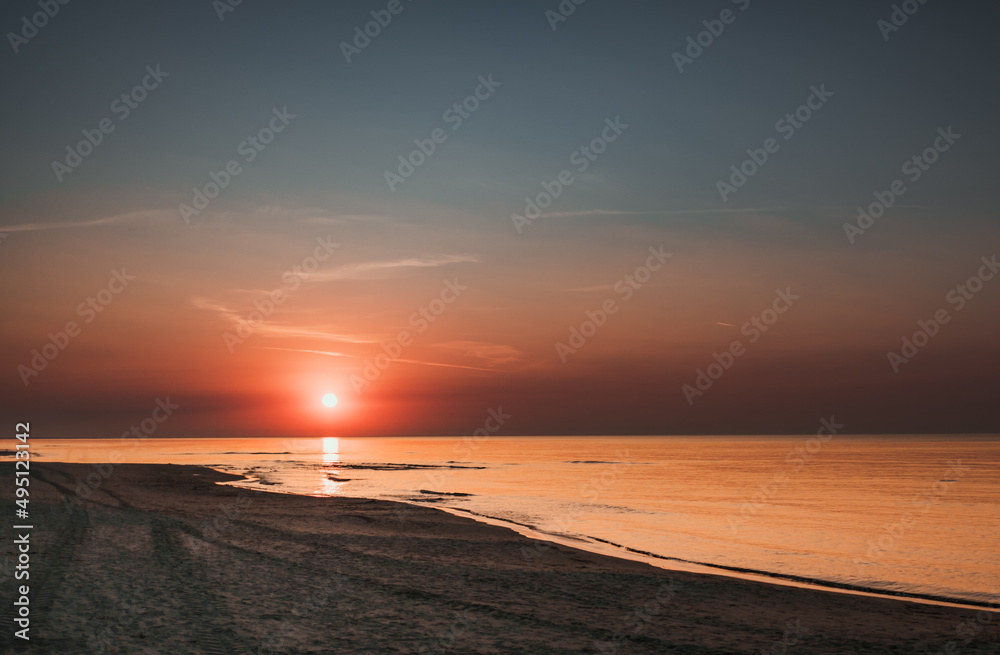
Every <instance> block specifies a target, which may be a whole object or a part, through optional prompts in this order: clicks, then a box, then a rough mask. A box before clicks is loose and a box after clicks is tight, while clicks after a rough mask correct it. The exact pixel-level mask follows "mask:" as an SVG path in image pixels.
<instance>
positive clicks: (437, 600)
mask: <svg viewBox="0 0 1000 655" xmlns="http://www.w3.org/2000/svg"><path fill="white" fill-rule="evenodd" d="M97 466H98V467H100V465H97ZM102 472H103V473H104V474H110V475H108V476H107V477H106V478H105V479H103V480H101V481H100V484H99V486H98V487H97V489H96V490H93V491H90V490H89V489H88V488H86V487H85V486H78V481H79V480H81V479H86V478H87V477H88V476H91V479H92V480H98V478H99V474H98V473H96V472H95V467H94V466H92V465H82V464H37V463H33V465H32V482H31V502H30V510H31V517H30V519H31V520H30V522H31V523H32V524H33V525H34V526H35V527H34V529H33V530H32V549H31V570H30V571H31V579H30V585H31V609H32V613H31V618H32V622H31V630H30V635H31V641H30V644H29V643H28V642H23V641H21V640H17V643H15V644H14V647H15V649H11V648H10V644H11V642H12V641H14V640H13V639H12V633H13V631H14V629H16V626H14V623H13V618H14V611H13V605H12V603H13V600H14V589H15V587H14V585H15V581H14V579H13V577H12V574H13V566H12V562H13V557H14V552H15V551H14V547H13V545H12V543H11V541H12V540H10V539H5V540H4V544H3V549H2V550H3V552H2V553H0V558H2V559H3V563H4V567H3V580H4V584H3V585H2V595H0V601H2V606H3V615H4V626H5V629H4V634H3V635H2V640H0V652H30V653H74V654H75V653H255V654H256V653H580V652H592V653H622V654H625V653H630V654H632V653H634V654H640V653H761V652H765V653H775V654H782V653H786V652H787V653H932V654H937V653H939V652H947V653H961V654H963V655H964V654H985V653H998V652H1000V613H997V612H985V611H983V612H976V611H975V610H965V609H960V608H952V607H939V606H934V605H926V604H917V603H911V602H907V601H902V600H893V599H883V598H872V597H864V596H852V595H848V594H842V593H833V592H824V591H816V590H811V589H801V588H795V587H786V586H780V585H770V584H765V583H761V582H756V581H750V580H739V579H733V578H728V577H724V576H715V575H703V574H694V573H684V572H671V571H666V570H663V569H659V568H655V567H652V566H649V565H647V564H643V563H640V562H632V561H628V560H622V559H616V558H612V557H607V556H603V555H599V554H594V553H589V552H586V551H582V550H577V549H573V548H570V547H567V546H563V545H555V544H549V543H546V542H535V541H531V540H529V539H527V538H525V537H523V536H521V535H519V534H517V533H515V532H513V531H511V530H508V529H506V528H502V527H495V526H490V525H485V524H482V523H477V522H475V521H473V520H471V519H466V518H463V517H458V516H454V515H451V514H448V513H446V512H442V511H438V510H435V509H433V508H427V507H416V506H410V505H404V504H399V503H392V502H386V501H375V500H364V499H354V498H309V497H301V496H291V495H286V494H276V493H269V492H264V491H259V492H258V491H246V490H242V489H235V488H233V487H228V486H220V485H217V484H215V482H216V481H223V480H231V479H237V478H235V477H234V476H228V475H225V474H222V473H218V472H216V471H212V470H210V469H205V468H198V467H189V466H171V465H119V466H113V467H111V466H108V467H104V468H103V471H102ZM0 487H2V489H0V497H2V498H3V499H4V500H3V503H4V507H5V513H6V514H5V515H6V516H8V517H13V512H14V506H13V498H14V490H13V487H14V484H13V471H12V467H7V466H5V467H3V472H2V475H0ZM77 489H80V490H81V491H82V492H83V493H81V494H78V493H77ZM81 496H86V498H81ZM6 532H7V534H11V532H10V531H9V530H7V531H6ZM16 584H18V585H19V584H23V582H22V581H19V582H16ZM12 626H14V627H12ZM949 644H951V647H950V650H946V649H948V648H949Z"/></svg>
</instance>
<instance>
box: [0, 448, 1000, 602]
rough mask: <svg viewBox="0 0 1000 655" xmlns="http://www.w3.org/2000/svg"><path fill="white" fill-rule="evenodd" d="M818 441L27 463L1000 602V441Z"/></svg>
mask: <svg viewBox="0 0 1000 655" xmlns="http://www.w3.org/2000/svg"><path fill="white" fill-rule="evenodd" d="M824 439H825V441H821V440H820V439H818V438H816V437H809V436H801V437H756V436H755V437H485V438H473V437H435V438H426V437H405V438H403V437H400V438H332V437H331V438H316V439H281V438H267V439H146V440H143V441H136V440H132V441H121V440H118V439H107V440H102V439H65V440H55V439H46V440H43V439H35V440H33V441H32V455H33V457H36V458H37V460H38V462H39V463H44V462H54V461H62V462H84V463H86V462H108V461H121V462H134V463H140V462H142V463H173V464H198V465H204V466H210V467H212V468H215V469H218V470H221V471H226V472H230V473H240V474H246V475H247V476H249V477H250V480H249V481H247V482H241V483H236V485H237V486H243V487H250V488H258V489H266V490H268V491H281V492H286V493H295V494H307V495H318V496H356V497H364V498H380V499H389V500H402V501H407V502H411V503H420V504H426V505H432V506H436V507H441V508H444V509H447V510H448V511H453V512H457V513H463V514H468V515H470V516H473V518H478V519H479V520H485V521H487V522H490V521H492V522H496V521H503V522H505V523H507V524H509V525H511V526H512V527H515V528H516V529H518V530H519V531H522V532H523V533H525V534H530V535H533V536H537V537H539V538H543V539H547V538H549V537H552V538H555V539H556V540H558V541H560V542H561V543H567V544H571V545H575V546H577V547H580V548H586V549H588V550H595V551H598V552H604V553H609V554H614V555H618V556H627V557H632V558H636V559H644V560H646V561H650V563H653V564H656V565H658V566H663V567H666V568H673V569H682V570H695V571H704V572H713V573H717V574H723V575H740V576H744V575H749V576H750V577H756V576H758V575H762V576H766V577H770V578H772V579H774V580H775V581H776V582H783V583H793V584H794V583H795V581H798V582H809V581H811V582H812V583H816V584H821V585H832V586H838V585H844V586H854V587H860V588H865V589H871V590H879V591H885V592H889V593H903V594H913V595H916V596H927V597H935V598H947V599H955V600H957V601H960V602H961V601H972V602H973V603H997V602H1000V557H998V554H1000V436H998V435H983V436H980V435H975V436H966V435H961V436H948V435H940V436H935V435H920V436H891V437H890V436H871V437H862V436H836V437H832V438H830V437H824ZM2 447H4V448H9V449H13V442H11V443H9V444H7V443H5V444H4V445H3V446H2ZM4 459H5V460H9V459H10V457H5V458H4ZM401 518H405V514H404V515H403V516H401ZM629 549H631V550H629ZM537 552H541V551H537ZM535 553H536V551H535V550H534V549H526V550H525V552H524V555H525V557H529V558H530V557H534V556H536V555H535Z"/></svg>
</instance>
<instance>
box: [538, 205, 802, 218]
mask: <svg viewBox="0 0 1000 655" xmlns="http://www.w3.org/2000/svg"><path fill="white" fill-rule="evenodd" d="M782 209H786V208H785V207H719V208H715V209H671V210H656V211H626V210H622V209H577V210H572V211H564V212H549V213H547V214H542V215H541V216H540V217H539V218H576V217H580V216H639V215H648V214H660V215H663V216H683V215H685V214H738V213H744V214H755V213H761V212H772V211H780V210H782Z"/></svg>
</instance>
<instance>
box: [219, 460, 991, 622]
mask: <svg viewBox="0 0 1000 655" xmlns="http://www.w3.org/2000/svg"><path fill="white" fill-rule="evenodd" d="M209 468H212V470H215V471H218V472H219V473H222V474H225V475H237V476H238V477H240V479H238V480H233V481H232V482H236V483H244V482H248V481H254V480H255V478H254V477H252V476H249V475H242V476H240V475H239V474H233V473H229V472H227V471H224V470H220V469H218V468H213V467H209ZM345 481H346V480H345ZM268 484H271V483H268ZM234 486H235V485H234ZM236 488H239V489H252V487H246V486H238V487H236ZM266 491H269V492H271V493H279V494H286V495H291V496H300V495H303V494H296V493H294V492H291V491H283V490H281V489H280V488H271V489H267V490H266ZM421 493H424V492H421ZM443 495H458V496H462V495H466V494H461V493H456V494H443ZM329 497H333V496H329ZM337 497H349V498H368V499H369V500H375V501H379V502H396V503H403V504H407V505H413V506H414V507H426V508H430V509H437V510H439V511H442V512H446V513H449V514H452V515H454V516H464V517H468V518H470V519H472V520H474V521H477V522H479V523H482V524H484V525H492V526H497V527H502V528H507V529H509V530H513V531H514V532H517V533H518V534H520V535H522V536H524V537H527V538H528V539H531V540H533V541H539V542H545V541H548V542H552V543H558V544H561V545H563V546H567V547H570V548H580V549H582V550H586V551H588V552H591V553H595V554H598V555H604V556H608V557H616V558H619V559H625V560H630V561H637V562H644V563H646V564H650V565H652V566H655V567H658V568H662V569H664V570H667V571H686V572H690V573H701V574H704V575H724V576H726V577H731V578H737V579H741V580H756V581H758V582H764V583H767V584H776V585H785V586H794V587H799V588H803V589H813V590H817V591H830V592H835V593H843V594H852V595H859V596H870V597H874V598H891V599H897V600H905V601H908V602H913V603H926V604H931V605H939V606H944V607H957V608H962V609H973V610H978V609H985V610H991V611H1000V606H998V604H997V603H995V602H994V603H991V602H988V601H980V600H974V599H966V598H953V597H949V596H942V595H937V594H929V593H920V592H909V591H894V590H891V589H880V588H877V587H865V586H860V585H853V584H850V583H846V582H837V581H834V580H823V579H818V578H810V577H808V576H805V575H796V574H789V573H779V572H776V571H768V570H765V569H752V568H747V567H740V566H731V565H725V564H713V563H711V562H700V561H695V560H688V559H684V558H681V557H673V556H670V555H661V554H658V553H653V552H649V551H645V550H640V549H638V548H633V547H630V546H625V545H623V544H619V543H615V542H613V541H610V540H607V539H602V538H600V537H594V536H591V535H585V534H581V535H578V536H569V535H558V534H553V533H549V532H544V531H542V530H538V529H537V528H535V527H534V526H532V525H529V524H526V523H519V522H517V521H513V520H509V519H501V518H497V517H495V516H489V515H486V514H482V513H479V512H474V511H472V510H468V509H463V508H459V507H448V506H438V505H433V504H430V502H419V501H408V500H387V499H381V498H369V497H367V496H337ZM602 544H603V545H606V546H608V547H607V548H603V547H601V545H602ZM667 562H671V563H675V564H674V565H670V564H667Z"/></svg>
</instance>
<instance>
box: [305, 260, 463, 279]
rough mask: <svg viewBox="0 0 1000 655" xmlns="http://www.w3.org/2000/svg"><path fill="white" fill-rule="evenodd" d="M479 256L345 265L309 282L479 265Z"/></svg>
mask: <svg viewBox="0 0 1000 655" xmlns="http://www.w3.org/2000/svg"><path fill="white" fill-rule="evenodd" d="M480 261H482V260H481V259H480V258H479V256H478V255H437V256H431V257H408V258H405V259H396V260H391V261H372V262H360V263H355V264H345V265H344V266H340V267H338V268H335V269H333V270H332V271H327V272H319V273H313V274H310V276H309V281H319V282H329V281H333V280H377V279H383V278H386V277H392V276H393V275H398V274H399V273H401V272H402V270H404V269H408V268H436V267H439V266H447V265H449V264H461V263H477V262H480Z"/></svg>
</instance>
